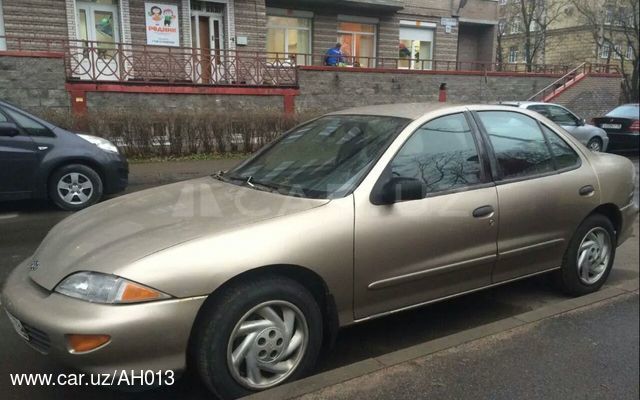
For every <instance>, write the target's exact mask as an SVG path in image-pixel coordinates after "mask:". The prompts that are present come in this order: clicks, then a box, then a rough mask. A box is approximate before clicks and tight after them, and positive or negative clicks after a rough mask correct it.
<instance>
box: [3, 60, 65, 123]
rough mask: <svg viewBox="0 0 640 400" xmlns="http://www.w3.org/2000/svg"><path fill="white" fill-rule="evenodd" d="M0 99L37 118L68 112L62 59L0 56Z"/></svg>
mask: <svg viewBox="0 0 640 400" xmlns="http://www.w3.org/2000/svg"><path fill="white" fill-rule="evenodd" d="M0 99H3V100H6V101H8V102H10V103H13V104H15V105H17V106H19V107H23V108H25V109H27V110H29V111H32V112H34V113H36V114H40V115H45V114H47V113H50V112H52V111H54V112H55V111H60V112H68V111H69V108H70V105H69V104H70V103H69V95H68V94H67V91H66V89H65V74H64V62H63V60H62V58H44V57H9V56H0Z"/></svg>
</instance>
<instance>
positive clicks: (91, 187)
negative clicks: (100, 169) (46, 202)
mask: <svg viewBox="0 0 640 400" xmlns="http://www.w3.org/2000/svg"><path fill="white" fill-rule="evenodd" d="M101 197H102V179H100V175H98V173H97V172H96V171H94V170H93V169H92V168H90V167H88V166H86V165H82V164H70V165H65V166H63V167H61V168H58V169H57V170H56V171H55V172H54V173H53V174H52V175H51V177H50V179H49V198H51V200H52V201H53V202H54V203H55V204H56V205H57V206H58V207H60V208H62V209H63V210H67V211H78V210H82V209H83V208H86V207H89V206H90V205H92V204H95V203H97V202H98V201H99V200H100V198H101Z"/></svg>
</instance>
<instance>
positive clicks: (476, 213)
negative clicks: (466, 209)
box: [472, 206, 494, 218]
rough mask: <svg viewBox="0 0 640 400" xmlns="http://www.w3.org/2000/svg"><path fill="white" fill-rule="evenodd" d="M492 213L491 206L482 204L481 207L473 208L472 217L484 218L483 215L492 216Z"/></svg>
mask: <svg viewBox="0 0 640 400" xmlns="http://www.w3.org/2000/svg"><path fill="white" fill-rule="evenodd" d="M493 213H494V210H493V207H491V206H482V207H478V208H476V209H475V210H473V213H472V215H473V217H474V218H485V217H490V216H492V215H493Z"/></svg>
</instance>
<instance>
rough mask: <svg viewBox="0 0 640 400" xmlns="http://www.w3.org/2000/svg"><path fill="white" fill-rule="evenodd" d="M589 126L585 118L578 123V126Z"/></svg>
mask: <svg viewBox="0 0 640 400" xmlns="http://www.w3.org/2000/svg"><path fill="white" fill-rule="evenodd" d="M586 124H587V120H586V119H584V118H580V122H578V126H585V125H586Z"/></svg>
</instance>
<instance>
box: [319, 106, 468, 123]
mask: <svg viewBox="0 0 640 400" xmlns="http://www.w3.org/2000/svg"><path fill="white" fill-rule="evenodd" d="M455 106H459V105H458V104H452V103H440V102H431V103H400V104H379V105H375V106H364V107H353V108H347V109H345V110H340V111H334V112H332V113H329V115H383V116H388V117H398V118H408V119H411V120H415V119H418V118H420V117H422V116H423V115H425V114H427V113H429V112H432V111H436V110H441V109H445V108H453V107H455Z"/></svg>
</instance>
